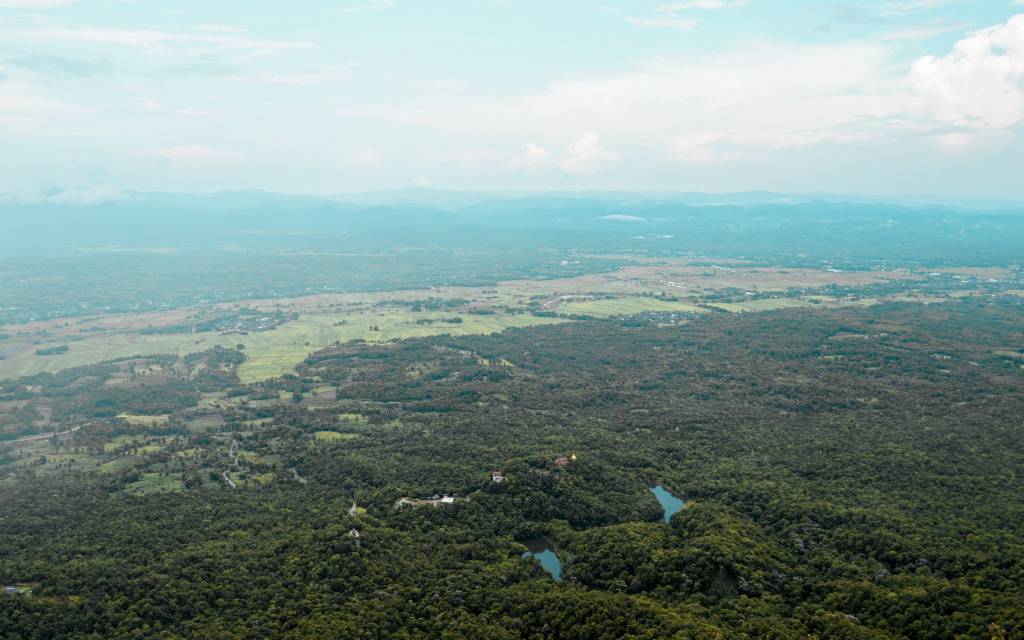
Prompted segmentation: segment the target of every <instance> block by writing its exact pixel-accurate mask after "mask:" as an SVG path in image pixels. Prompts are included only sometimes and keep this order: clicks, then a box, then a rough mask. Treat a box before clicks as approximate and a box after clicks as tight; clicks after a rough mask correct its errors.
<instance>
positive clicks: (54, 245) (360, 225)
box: [0, 190, 1024, 264]
mask: <svg viewBox="0 0 1024 640" xmlns="http://www.w3.org/2000/svg"><path fill="white" fill-rule="evenodd" d="M441 193H442V194H444V193H445V192H441ZM457 196H459V194H458V193H457V192H455V193H454V194H448V195H447V196H441V195H432V194H431V192H430V191H429V190H428V191H420V192H415V193H414V194H412V195H410V196H409V197H408V198H386V197H383V196H381V197H380V198H379V201H378V202H374V201H373V198H372V197H370V196H367V197H366V198H358V199H356V200H355V201H352V202H346V201H344V200H342V199H339V198H330V197H314V196H298V195H282V194H272V193H265V192H257V191H253V192H245V191H243V192H222V193H216V194H206V195H188V194H180V195H179V194H158V193H152V194H147V193H134V194H132V193H129V194H124V195H123V197H122V198H121V199H117V200H114V201H110V202H99V203H95V204H89V203H84V204H79V205H69V204H67V203H64V202H63V201H61V200H59V199H56V200H54V199H49V200H42V201H40V202H34V203H28V204H26V203H15V202H0V221H2V223H3V225H4V228H5V230H6V231H7V233H4V234H3V235H0V251H3V252H4V253H5V254H6V255H21V256H27V255H54V254H67V253H68V252H72V253H74V252H77V251H78V250H81V249H92V250H97V249H103V248H107V249H110V248H119V249H121V250H128V249H135V250H139V249H147V248H148V249H157V248H160V249H177V250H184V249H193V250H194V249H216V248H221V247H223V246H225V245H230V246H232V247H239V248H246V249H268V248H274V249H288V248H290V249H296V248H306V249H310V248H326V247H330V248H332V249H334V250H352V249H356V248H363V249H365V248H367V247H377V248H380V247H394V246H401V245H403V243H404V244H408V243H409V242H411V241H414V240H417V241H420V240H422V239H423V238H424V234H425V236H426V238H427V239H428V240H429V242H428V243H427V245H428V246H437V247H456V246H461V247H472V248H476V249H487V248H490V249H494V248H517V249H527V248H561V249H568V248H573V249H577V250H580V251H595V250H614V251H622V250H640V251H644V252H651V253H654V254H666V253H670V254H672V253H678V252H696V253H702V254H710V255H747V256H753V257H756V256H769V255H770V256H773V257H779V256H781V257H784V258H785V257H788V258H790V259H795V258H798V257H800V256H803V257H811V258H815V259H821V258H825V259H829V260H835V259H840V260H879V259H883V258H887V259H889V260H895V261H899V260H904V261H907V260H910V261H939V262H942V263H945V264H968V263H970V264H975V263H979V262H980V263H985V264H997V263H998V264H1005V263H1006V262H1007V261H1013V260H1016V259H1019V257H1020V253H1019V247H1020V245H1021V243H1022V242H1024V209H1021V208H1016V209H1014V208H1009V209H998V210H991V211H987V210H977V211H972V210H966V209H957V208H951V207H946V206H939V205H924V206H906V205H896V204H887V203H884V202H879V203H872V202H858V201H837V200H814V199H808V198H797V197H795V196H786V197H782V196H772V194H749V197H744V198H738V197H727V196H721V197H714V196H702V197H697V196H695V195H690V196H687V195H685V194H684V195H672V194H609V195H606V196H602V195H601V194H600V193H594V194H587V193H583V194H574V195H572V196H571V197H570V195H568V194H550V195H511V194H495V195H494V196H489V195H488V194H462V195H461V196H459V197H457ZM500 230H504V231H506V232H511V231H514V232H515V233H511V234H509V233H498V231H500ZM481 232H488V233H481Z"/></svg>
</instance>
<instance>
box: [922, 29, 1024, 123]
mask: <svg viewBox="0 0 1024 640" xmlns="http://www.w3.org/2000/svg"><path fill="white" fill-rule="evenodd" d="M911 80H912V82H913V85H914V88H915V90H916V91H917V93H918V94H919V95H920V96H921V97H922V98H923V100H924V104H923V106H924V108H925V110H926V111H928V112H929V113H931V114H932V115H933V116H934V117H935V118H936V119H938V120H939V121H941V122H945V123H948V124H952V125H955V126H959V127H966V128H970V129H1006V128H1009V127H1012V126H1014V125H1016V124H1018V123H1019V122H1021V121H1022V120H1024V14H1019V15H1016V16H1014V17H1012V18H1010V19H1009V20H1008V21H1007V22H1006V23H1005V24H1001V25H996V26H992V27H988V28H986V29H981V30H978V31H975V32H974V33H971V34H970V35H968V36H966V37H965V38H963V39H961V40H960V41H958V42H957V43H956V45H955V46H954V47H953V50H952V51H951V52H949V53H947V54H946V55H944V56H941V57H935V56H925V57H923V58H921V59H919V60H918V61H917V62H916V63H914V66H913V69H912V71H911Z"/></svg>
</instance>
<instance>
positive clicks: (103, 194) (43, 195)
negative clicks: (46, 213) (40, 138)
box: [0, 186, 133, 206]
mask: <svg viewBox="0 0 1024 640" xmlns="http://www.w3.org/2000/svg"><path fill="white" fill-rule="evenodd" d="M132 198H133V196H132V195H131V194H130V193H127V192H125V191H122V190H121V189H115V188H113V187H99V186H96V187H71V188H68V189H44V190H39V191H27V190H22V191H9V192H6V193H0V202H13V203H17V204H40V203H52V204H63V205H72V206H88V205H95V204H102V203H105V202H118V201H122V200H130V199H132Z"/></svg>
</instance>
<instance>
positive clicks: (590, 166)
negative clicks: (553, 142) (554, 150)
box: [558, 131, 619, 175]
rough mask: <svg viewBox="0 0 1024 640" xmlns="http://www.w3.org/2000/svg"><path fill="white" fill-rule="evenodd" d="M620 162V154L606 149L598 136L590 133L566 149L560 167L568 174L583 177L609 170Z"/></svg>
mask: <svg viewBox="0 0 1024 640" xmlns="http://www.w3.org/2000/svg"><path fill="white" fill-rule="evenodd" d="M618 161H619V154H618V153H616V152H614V151H609V150H608V149H605V148H604V147H603V146H601V141H600V140H598V138H597V136H596V135H594V134H593V133H592V132H589V131H588V132H587V133H585V134H583V135H582V136H580V138H579V139H577V140H575V141H573V142H571V143H570V144H569V146H567V147H566V148H565V150H564V151H563V152H562V157H561V158H560V159H559V161H558V166H559V167H560V168H561V169H562V171H565V172H566V173H573V174H578V175H583V174H589V173H597V172H598V171H603V170H605V169H609V168H611V167H613V166H615V164H616V163H617V162H618Z"/></svg>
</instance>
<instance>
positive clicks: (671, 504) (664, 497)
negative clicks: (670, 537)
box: [651, 484, 686, 524]
mask: <svg viewBox="0 0 1024 640" xmlns="http://www.w3.org/2000/svg"><path fill="white" fill-rule="evenodd" d="M651 492H653V493H654V497H655V498H657V499H658V502H659V503H660V504H661V508H662V509H664V510H665V524H668V523H669V521H670V520H671V519H672V516H674V515H675V514H676V513H678V512H679V510H680V509H682V508H683V505H685V504H686V501H685V500H683V499H682V498H677V497H675V496H674V495H672V493H671V492H670V491H669V490H668V489H666V488H665V487H663V486H661V485H660V484H659V485H657V486H654V487H651Z"/></svg>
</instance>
